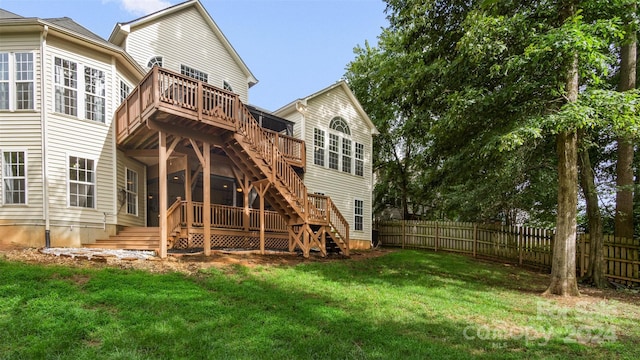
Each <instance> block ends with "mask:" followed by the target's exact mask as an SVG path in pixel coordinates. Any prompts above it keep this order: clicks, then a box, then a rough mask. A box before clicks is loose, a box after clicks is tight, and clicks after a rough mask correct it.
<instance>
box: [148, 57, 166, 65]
mask: <svg viewBox="0 0 640 360" xmlns="http://www.w3.org/2000/svg"><path fill="white" fill-rule="evenodd" d="M156 65H158V66H160V67H162V56H154V57H152V58H151V59H149V62H148V63H147V67H148V68H152V67H154V66H156Z"/></svg>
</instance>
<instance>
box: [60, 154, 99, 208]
mask: <svg viewBox="0 0 640 360" xmlns="http://www.w3.org/2000/svg"><path fill="white" fill-rule="evenodd" d="M65 156H66V159H65V164H66V166H65V178H66V182H67V190H66V196H67V208H69V209H79V210H82V209H91V210H97V209H98V160H97V159H96V158H94V157H92V156H84V155H82V154H72V153H68V152H67V153H65ZM72 156H73V157H77V158H79V159H84V160H91V161H93V174H94V182H93V199H94V200H93V206H92V207H88V206H77V205H76V206H73V205H71V201H70V200H71V191H70V188H69V187H70V185H71V179H70V178H69V169H71V164H70V163H69V158H70V157H72ZM76 183H80V184H90V183H89V182H81V181H76Z"/></svg>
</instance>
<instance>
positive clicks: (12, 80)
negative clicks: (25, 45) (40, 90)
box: [0, 50, 37, 112]
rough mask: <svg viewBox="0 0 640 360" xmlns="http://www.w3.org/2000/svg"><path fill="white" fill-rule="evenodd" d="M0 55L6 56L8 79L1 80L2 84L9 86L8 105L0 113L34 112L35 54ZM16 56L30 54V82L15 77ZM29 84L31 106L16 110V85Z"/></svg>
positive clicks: (14, 52) (9, 52)
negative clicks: (30, 88)
mask: <svg viewBox="0 0 640 360" xmlns="http://www.w3.org/2000/svg"><path fill="white" fill-rule="evenodd" d="M0 54H7V72H8V76H9V77H8V79H7V80H2V82H3V83H7V84H9V88H8V96H9V99H8V101H9V103H8V106H9V107H8V108H7V109H0V112H7V111H8V112H16V111H35V110H36V70H37V67H36V58H37V57H36V53H35V51H33V50H32V51H0ZM16 54H31V65H32V69H31V77H32V79H31V81H28V80H27V81H24V80H21V81H18V79H17V76H16V69H17V66H16V65H17V60H16ZM29 82H30V83H31V87H32V91H31V105H32V107H31V108H30V109H18V96H17V95H18V93H17V91H18V83H29Z"/></svg>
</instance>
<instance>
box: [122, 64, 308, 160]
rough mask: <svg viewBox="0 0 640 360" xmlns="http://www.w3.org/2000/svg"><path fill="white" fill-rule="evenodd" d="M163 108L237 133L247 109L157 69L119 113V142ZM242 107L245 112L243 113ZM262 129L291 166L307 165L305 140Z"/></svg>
mask: <svg viewBox="0 0 640 360" xmlns="http://www.w3.org/2000/svg"><path fill="white" fill-rule="evenodd" d="M160 105H162V106H168V107H170V108H172V110H173V111H177V112H179V113H184V114H185V115H186V116H187V117H189V118H192V119H194V120H196V121H200V122H205V123H211V124H215V125H223V126H225V127H227V128H229V129H234V130H235V129H236V123H237V121H238V120H239V119H240V118H241V116H240V113H241V112H244V111H245V110H246V108H245V107H244V106H243V105H242V103H241V101H240V98H239V96H238V95H237V94H234V93H232V92H230V91H227V90H224V89H220V88H217V87H215V86H212V85H209V84H207V83H204V82H202V81H198V80H195V79H193V78H190V77H188V76H185V75H180V74H177V73H174V72H172V71H169V70H166V69H162V68H159V67H154V68H153V69H152V70H151V71H149V73H148V74H147V75H146V76H145V77H144V79H143V80H142V81H141V82H140V86H138V87H136V88H135V89H134V90H133V91H132V92H131V93H130V94H129V96H128V97H127V98H126V99H125V100H124V101H123V103H122V104H120V106H119V107H118V109H117V110H116V134H117V140H118V143H121V142H122V141H124V140H125V139H126V138H127V136H129V135H130V134H131V133H133V131H134V130H136V129H137V128H138V127H139V126H140V125H141V123H142V119H143V114H144V113H145V112H146V111H148V110H149V109H151V108H153V107H157V106H160ZM241 108H242V109H244V110H240V109H241ZM246 111H247V112H248V110H246ZM243 115H244V114H243ZM244 116H246V115H244ZM254 121H255V120H254ZM256 124H257V122H256ZM263 130H264V131H265V134H264V135H265V136H266V137H267V138H268V139H270V140H271V141H273V143H274V144H276V145H277V147H278V150H279V151H280V152H281V153H282V156H284V157H285V158H286V159H287V160H288V161H289V162H290V163H291V164H293V165H296V166H300V167H304V166H305V163H306V154H305V146H304V141H303V140H300V139H296V138H293V137H290V136H287V135H283V134H279V133H276V132H273V131H270V130H267V129H263Z"/></svg>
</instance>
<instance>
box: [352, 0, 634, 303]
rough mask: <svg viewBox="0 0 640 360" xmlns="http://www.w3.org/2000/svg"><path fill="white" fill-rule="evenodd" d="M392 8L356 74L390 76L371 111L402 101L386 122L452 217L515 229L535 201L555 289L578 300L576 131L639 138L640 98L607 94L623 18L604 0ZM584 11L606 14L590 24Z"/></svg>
mask: <svg viewBox="0 0 640 360" xmlns="http://www.w3.org/2000/svg"><path fill="white" fill-rule="evenodd" d="M387 3H388V7H387V13H388V15H389V20H390V26H389V28H388V29H386V30H385V31H384V32H383V34H382V35H381V38H380V39H381V41H380V48H379V49H371V48H368V49H360V50H361V51H362V52H361V53H360V55H362V54H370V53H372V52H375V53H376V54H379V55H380V56H378V57H376V58H375V59H376V61H373V62H370V63H368V64H366V65H363V63H364V60H363V58H362V57H361V56H360V55H359V56H358V57H357V58H356V60H354V62H353V63H352V64H350V66H349V72H348V74H347V78H348V79H350V80H351V81H350V83H351V85H352V86H353V87H354V88H356V89H358V88H359V87H360V86H362V83H361V82H358V81H353V79H357V80H359V81H362V79H360V78H359V77H360V76H365V77H366V76H367V75H366V71H365V69H366V68H367V67H368V66H373V67H376V68H377V69H384V70H383V74H384V75H383V76H378V77H377V78H374V79H373V80H372V84H373V85H372V84H369V86H370V87H373V88H375V91H371V90H370V88H368V89H365V90H363V91H360V92H359V94H360V95H359V96H364V97H367V96H376V95H382V96H383V97H381V98H378V99H370V100H367V101H365V103H367V104H369V106H370V107H367V106H365V109H366V110H367V111H368V112H370V111H374V112H375V111H379V110H380V109H379V108H378V107H376V106H377V105H374V104H373V103H375V102H376V101H379V102H381V103H384V104H385V105H386V106H390V104H393V105H392V106H391V107H392V108H393V116H392V117H389V118H386V119H385V118H384V116H385V115H384V114H383V115H382V116H381V117H380V118H379V119H378V121H381V122H385V121H391V123H395V122H396V121H398V119H401V124H402V125H401V128H403V129H408V130H409V132H407V131H404V132H403V134H405V135H406V134H410V135H411V136H415V140H416V142H415V143H413V144H418V146H416V147H415V150H416V151H415V152H412V154H413V155H415V157H413V158H412V159H414V160H420V161H424V164H423V168H428V169H429V171H428V172H424V171H421V172H419V173H413V175H412V176H411V179H418V180H421V181H424V184H425V185H428V186H430V187H431V189H430V190H431V191H430V193H431V194H432V200H433V201H432V204H434V205H435V206H436V207H437V208H438V209H439V210H440V211H441V213H442V214H444V216H447V217H449V218H454V219H460V220H467V219H469V218H471V217H473V216H474V215H473V214H476V216H478V217H481V218H484V219H491V218H493V219H500V220H503V221H509V220H508V219H510V218H513V211H514V210H517V209H524V210H527V211H528V212H529V214H534V215H535V214H536V212H535V211H533V210H534V209H535V208H536V200H535V199H536V198H538V203H537V205H539V204H540V203H542V204H544V205H545V208H544V209H543V211H541V212H540V213H542V214H544V215H546V216H547V217H549V215H551V216H554V215H555V221H554V223H555V226H556V228H557V231H556V241H555V248H554V261H553V270H552V282H551V285H550V286H549V289H548V292H550V293H555V294H563V295H574V294H577V292H578V291H577V283H576V279H575V243H576V241H575V240H576V218H577V196H578V133H583V132H584V131H585V130H587V129H592V128H594V127H595V126H600V124H601V123H603V122H604V123H607V124H608V125H607V126H608V127H609V128H610V129H612V131H616V132H618V131H622V130H626V131H630V132H633V129H634V127H635V129H636V130H637V122H638V110H637V106H636V105H634V104H637V99H638V95H637V92H627V93H625V95H624V96H618V95H615V94H613V93H615V91H612V90H611V89H609V88H608V87H607V79H609V78H610V75H609V73H610V70H611V69H613V68H614V67H615V61H616V58H615V54H614V53H612V52H611V51H610V48H611V44H612V43H613V42H614V39H615V38H616V36H619V35H620V34H621V33H622V32H621V31H620V26H619V21H618V18H617V17H616V16H611V15H612V14H611V12H608V11H604V10H603V9H601V8H602V7H603V6H601V4H600V2H597V1H578V0H558V1H544V2H537V1H535V2H534V1H525V2H521V1H507V0H505V1H498V0H487V1H425V0H388V1H387ZM592 8H593V9H598V10H599V11H600V12H598V11H592V10H593V9H592ZM585 9H587V10H589V11H590V14H591V13H599V14H600V15H599V16H590V17H588V18H585V17H584V15H583V13H584V11H585ZM364 58H367V59H368V58H369V57H364ZM361 65H362V66H361ZM376 71H377V70H376ZM380 71H382V70H380ZM378 75H380V74H378ZM376 91H378V92H376ZM356 93H358V90H356ZM611 109H615V111H612V110H611ZM381 114H382V113H381ZM389 119H391V120H389ZM603 127H604V126H603ZM392 128H393V127H392ZM554 143H555V146H554ZM554 149H555V150H554ZM414 164H415V162H414ZM585 166H587V167H590V166H589V165H585ZM418 168H419V167H418V166H414V167H412V168H411V169H414V170H415V169H418ZM551 174H555V175H556V176H557V180H556V181H557V183H556V184H557V188H556V189H555V190H554V189H553V188H552V187H550V186H549V185H552V184H553V182H555V181H553V182H552V181H550V180H549V179H550V176H551ZM434 179H437V180H434ZM553 196H557V201H556V202H555V203H556V204H555V206H551V205H549V203H550V202H551V201H547V199H549V198H552V197H553ZM543 200H544V201H543ZM541 218H544V217H543V216H541Z"/></svg>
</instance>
